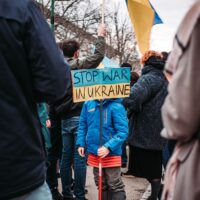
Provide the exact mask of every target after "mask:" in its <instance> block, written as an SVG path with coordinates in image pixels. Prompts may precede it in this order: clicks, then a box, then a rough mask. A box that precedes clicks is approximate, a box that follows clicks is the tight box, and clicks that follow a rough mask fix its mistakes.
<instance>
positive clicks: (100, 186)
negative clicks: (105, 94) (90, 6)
mask: <svg viewBox="0 0 200 200" xmlns="http://www.w3.org/2000/svg"><path fill="white" fill-rule="evenodd" d="M101 23H102V24H104V23H105V0H102V13H101ZM102 134H103V100H102V99H101V100H100V130H99V147H102ZM98 190H99V191H98V200H102V158H99V180H98Z"/></svg>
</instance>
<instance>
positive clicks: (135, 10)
mask: <svg viewBox="0 0 200 200" xmlns="http://www.w3.org/2000/svg"><path fill="white" fill-rule="evenodd" d="M125 1H126V3H127V6H128V11H129V15H130V18H131V21H132V24H133V26H134V31H135V36H136V40H137V43H138V46H139V49H140V52H141V53H144V52H145V51H147V50H148V49H149V41H150V34H151V28H152V26H153V25H155V24H161V23H163V22H162V20H161V19H160V17H159V15H158V14H157V13H156V11H155V9H154V8H153V6H152V5H151V3H150V2H149V0H125Z"/></svg>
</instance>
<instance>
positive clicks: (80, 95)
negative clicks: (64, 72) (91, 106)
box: [72, 68, 130, 102]
mask: <svg viewBox="0 0 200 200" xmlns="http://www.w3.org/2000/svg"><path fill="white" fill-rule="evenodd" d="M72 82H73V101H74V102H82V101H88V100H95V99H99V100H100V99H108V98H109V99H110V98H121V97H128V96H129V94H130V69H129V68H103V69H87V70H73V71H72Z"/></svg>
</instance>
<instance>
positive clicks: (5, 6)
mask: <svg viewBox="0 0 200 200" xmlns="http://www.w3.org/2000/svg"><path fill="white" fill-rule="evenodd" d="M0 63H1V66H0V110H1V115H0V130H1V134H0V179H1V181H0V200H6V199H11V200H12V199H13V200H22V199H23V200H51V199H52V197H51V193H50V191H49V188H48V186H47V184H46V182H45V180H46V176H45V175H46V162H45V150H44V148H45V147H44V145H43V141H42V135H41V127H40V122H39V117H38V113H37V103H39V102H48V103H53V102H55V101H57V100H59V99H61V98H63V96H64V95H65V94H66V88H67V87H68V86H67V84H70V82H69V81H68V82H67V76H69V67H68V66H67V65H66V64H65V62H64V58H63V57H62V56H61V54H60V52H59V50H58V47H57V45H56V43H55V39H54V37H53V34H52V33H51V30H50V28H49V26H48V24H47V23H46V21H45V20H44V18H43V16H42V14H41V12H40V10H39V9H38V7H37V6H36V4H35V2H34V1H31V0H26V1H25V0H18V1H7V0H1V1H0Z"/></svg>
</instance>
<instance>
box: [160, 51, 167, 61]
mask: <svg viewBox="0 0 200 200" xmlns="http://www.w3.org/2000/svg"><path fill="white" fill-rule="evenodd" d="M161 54H162V58H163V60H164V61H165V62H166V61H167V59H168V56H169V53H168V52H166V51H162V52H161Z"/></svg>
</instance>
